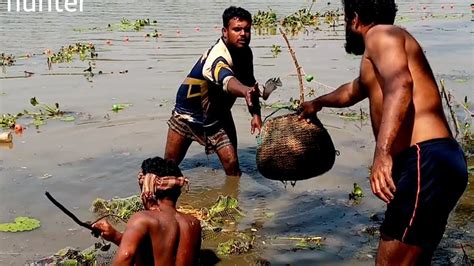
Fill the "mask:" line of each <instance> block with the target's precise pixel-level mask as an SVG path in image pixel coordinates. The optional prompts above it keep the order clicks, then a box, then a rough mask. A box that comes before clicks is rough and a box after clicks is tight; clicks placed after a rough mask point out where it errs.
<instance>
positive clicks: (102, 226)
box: [92, 219, 121, 245]
mask: <svg viewBox="0 0 474 266" xmlns="http://www.w3.org/2000/svg"><path fill="white" fill-rule="evenodd" d="M92 228H96V229H98V230H99V231H100V235H101V236H102V237H103V238H104V239H105V240H107V241H110V242H113V243H115V244H117V245H119V243H117V240H118V239H119V236H120V235H121V233H120V232H118V231H117V230H115V228H113V227H112V225H110V223H109V222H107V220H106V219H101V220H99V221H97V222H95V223H94V224H92Z"/></svg>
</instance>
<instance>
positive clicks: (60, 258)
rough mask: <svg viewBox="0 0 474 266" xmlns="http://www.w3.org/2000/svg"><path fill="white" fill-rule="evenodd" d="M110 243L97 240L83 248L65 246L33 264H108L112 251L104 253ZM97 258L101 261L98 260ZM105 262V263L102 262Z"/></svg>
mask: <svg viewBox="0 0 474 266" xmlns="http://www.w3.org/2000/svg"><path fill="white" fill-rule="evenodd" d="M104 247H110V244H104V243H100V242H97V243H95V244H94V245H93V246H91V247H89V248H87V249H85V250H82V251H80V250H78V249H75V248H71V247H66V248H63V249H61V250H59V251H58V252H56V253H55V254H54V255H52V256H49V257H47V258H43V259H40V260H37V261H35V262H34V265H63V266H79V265H80V266H95V265H108V264H109V263H111V261H112V258H113V257H112V254H113V253H105V252H106V251H107V250H108V248H104ZM99 259H101V260H102V261H103V262H102V261H101V262H99ZM103 263H107V264H103Z"/></svg>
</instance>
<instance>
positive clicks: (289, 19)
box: [252, 1, 344, 35]
mask: <svg viewBox="0 0 474 266" xmlns="http://www.w3.org/2000/svg"><path fill="white" fill-rule="evenodd" d="M314 3H315V1H311V5H310V6H309V8H303V9H300V10H298V11H296V12H294V13H292V14H290V15H287V16H284V17H283V18H281V19H278V16H277V14H276V13H275V12H274V11H273V10H272V9H271V8H270V9H269V11H261V10H259V11H258V12H257V14H255V15H254V16H253V22H252V25H253V27H254V28H255V32H256V34H259V35H266V34H269V35H275V34H276V33H277V31H276V28H277V26H278V25H281V26H283V27H284V28H285V31H286V32H291V33H292V34H297V33H298V32H300V31H307V27H314V26H317V25H319V24H321V23H325V24H327V25H329V26H330V27H333V28H334V27H336V26H339V25H340V23H339V21H340V18H341V17H343V16H344V13H343V12H342V11H340V10H339V9H335V10H326V11H324V12H314V13H313V12H311V9H312V8H313V5H314ZM317 29H318V28H317Z"/></svg>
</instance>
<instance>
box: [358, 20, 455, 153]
mask: <svg viewBox="0 0 474 266" xmlns="http://www.w3.org/2000/svg"><path fill="white" fill-rule="evenodd" d="M365 42H366V46H367V49H366V50H365V53H364V55H363V57H362V60H361V66H360V86H361V90H362V91H363V92H364V93H365V94H366V95H367V96H368V98H369V101H370V113H371V119H372V127H373V132H374V135H375V138H376V139H377V137H378V134H379V129H380V126H381V123H382V121H381V118H382V112H383V104H384V95H385V92H386V90H385V89H386V87H384V86H382V85H383V84H384V81H383V79H382V78H381V76H380V73H379V70H378V69H377V68H376V66H375V65H374V61H373V60H374V59H375V60H377V57H379V55H378V54H377V52H378V51H377V48H379V47H381V46H384V45H385V46H392V44H387V43H390V42H400V43H402V44H403V49H404V50H405V53H404V54H400V53H397V51H396V50H393V49H384V54H383V56H384V57H386V58H390V57H391V56H392V57H391V59H390V60H387V59H385V60H381V62H380V63H381V65H379V66H378V67H379V68H387V69H396V70H399V71H398V73H394V74H395V75H394V76H395V77H394V78H397V76H398V77H400V76H402V77H403V75H406V74H408V75H411V77H412V78H411V82H412V83H413V89H412V100H410V106H409V109H408V112H407V114H406V116H405V119H404V120H403V122H402V125H401V127H400V130H399V131H398V135H397V136H396V138H395V140H394V142H393V146H392V150H391V153H392V155H395V154H398V153H399V152H400V151H402V150H404V149H406V148H408V147H409V146H412V145H414V144H415V143H419V142H422V141H425V140H429V139H434V138H445V137H449V136H451V132H450V130H449V127H448V124H447V121H446V118H445V115H444V112H443V108H442V104H441V98H440V96H439V92H438V87H437V85H436V81H435V79H434V76H433V73H432V70H431V68H430V66H429V65H428V62H427V59H426V57H425V55H424V53H423V51H422V49H421V47H420V45H419V44H418V42H417V41H416V40H415V39H414V38H413V37H412V36H411V35H410V34H409V33H408V32H406V31H405V30H404V29H401V28H400V27H397V26H393V25H376V26H373V27H372V28H371V29H370V30H369V31H368V32H367V37H366V39H365ZM395 45H397V44H395ZM370 48H372V49H370ZM373 53H375V54H373ZM392 53H396V54H393V55H392ZM403 62H408V65H406V66H404V67H398V65H400V64H403ZM387 64H390V65H387ZM400 69H401V70H400ZM382 71H384V70H382ZM403 71H408V73H403ZM427 99H429V100H428V101H427Z"/></svg>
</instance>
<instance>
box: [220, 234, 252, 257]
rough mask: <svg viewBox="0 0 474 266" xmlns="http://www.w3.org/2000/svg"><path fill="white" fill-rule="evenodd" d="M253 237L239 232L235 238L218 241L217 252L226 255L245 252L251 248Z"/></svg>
mask: <svg viewBox="0 0 474 266" xmlns="http://www.w3.org/2000/svg"><path fill="white" fill-rule="evenodd" d="M254 239H255V238H254V237H253V236H250V235H247V234H244V233H240V234H238V235H237V236H236V237H235V238H232V239H229V240H228V241H226V242H222V243H219V245H218V246H217V254H219V255H224V256H228V255H238V254H244V253H247V252H249V251H250V250H251V249H252V246H253V242H254Z"/></svg>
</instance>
